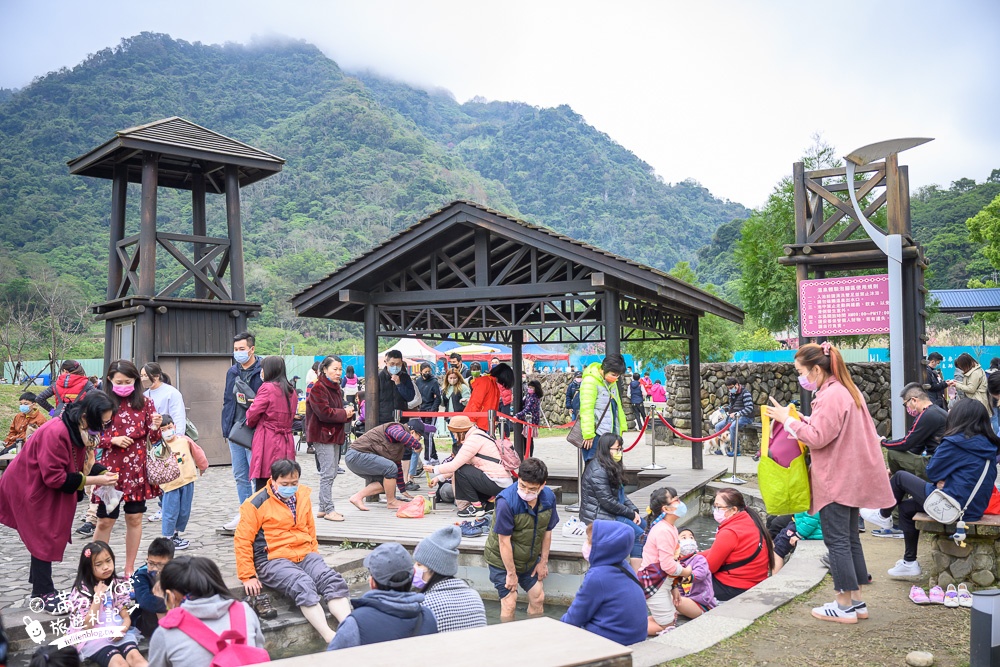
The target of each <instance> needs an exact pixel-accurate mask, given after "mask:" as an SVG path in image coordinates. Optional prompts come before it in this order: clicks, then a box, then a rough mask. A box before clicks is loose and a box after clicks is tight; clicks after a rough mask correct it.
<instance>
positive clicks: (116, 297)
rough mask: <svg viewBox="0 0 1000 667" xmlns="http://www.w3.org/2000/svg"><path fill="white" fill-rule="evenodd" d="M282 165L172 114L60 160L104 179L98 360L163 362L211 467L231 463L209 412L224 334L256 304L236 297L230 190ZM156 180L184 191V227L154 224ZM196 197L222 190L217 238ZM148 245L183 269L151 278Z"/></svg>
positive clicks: (235, 205)
mask: <svg viewBox="0 0 1000 667" xmlns="http://www.w3.org/2000/svg"><path fill="white" fill-rule="evenodd" d="M284 162H285V161H284V160H282V159H281V158H279V157H275V156H274V155H271V154H269V153H265V152H264V151H262V150H259V149H256V148H254V147H252V146H248V145H246V144H244V143H241V142H239V141H236V140H235V139H230V138H229V137H225V136H223V135H221V134H218V133H216V132H213V131H211V130H208V129H206V128H204V127H201V126H198V125H195V124H194V123H192V122H190V121H187V120H185V119H183V118H177V117H172V118H164V119H162V120H158V121H155V122H152V123H147V124H146V125H140V126H137V127H132V128H129V129H126V130H120V131H119V132H116V133H115V136H114V137H113V138H112V139H111V140H109V141H107V142H105V143H103V144H101V145H100V146H98V147H97V148H95V149H93V150H91V151H90V152H88V153H86V154H85V155H82V156H80V157H78V158H76V159H74V160H70V162H69V170H70V173H71V174H79V175H81V176H94V177H97V178H107V179H110V180H111V181H112V185H111V224H110V230H111V238H110V245H109V252H108V258H109V259H108V293H107V301H105V302H104V303H100V304H97V305H95V306H93V311H94V313H95V314H96V316H97V319H99V320H104V322H105V338H104V364H105V367H107V366H108V364H110V363H111V360H112V359H129V360H131V361H134V362H135V363H136V364H138V365H139V366H141V365H142V364H144V363H147V362H150V361H156V362H158V363H159V364H160V365H161V366H163V369H164V371H166V372H167V374H168V375H170V376H171V377H172V378H173V379H174V384H175V385H177V387H178V389H180V391H181V392H182V393H183V394H184V398H185V402H186V403H187V406H188V408H189V412H188V415H189V416H190V417H191V419H192V420H193V421H194V422H195V423H196V424H197V425H198V427H199V430H200V435H201V438H200V440H199V443H200V444H201V446H202V448H203V449H204V450H205V452H206V454H207V455H208V458H209V460H210V461H211V462H212V463H225V464H228V463H229V448H228V447H227V445H226V442H225V440H224V439H223V434H222V432H221V424H220V422H219V415H220V414H221V412H222V390H223V386H224V383H225V374H226V370H227V369H228V368H229V366H230V365H232V352H233V347H232V346H233V336H235V335H236V333H238V332H240V331H243V330H245V329H246V328H247V318H248V317H252V316H254V315H256V314H257V313H258V312H259V311H260V309H261V306H260V304H259V303H251V302H248V301H247V300H246V286H245V281H244V273H243V228H242V223H241V220H240V188H241V187H243V186H245V185H249V184H250V183H255V182H256V181H259V180H261V179H264V178H267V177H268V176H272V175H274V174H276V173H278V172H279V171H281V168H282V165H283V164H284ZM130 183H139V184H141V194H140V202H139V218H140V220H139V233H138V234H134V235H132V236H125V211H126V202H127V198H128V186H129V184H130ZM159 187H165V188H174V189H178V190H190V191H191V211H192V220H191V228H192V230H191V231H192V233H191V234H171V233H166V232H162V231H158V230H157V229H156V221H157V214H156V203H157V188H159ZM206 193H213V194H219V195H223V196H224V197H225V206H226V223H227V230H228V235H227V236H226V237H212V236H208V235H207V220H206V212H205V204H206ZM158 246H159V248H161V249H162V250H164V251H166V253H167V256H168V257H170V258H171V259H172V260H174V261H176V262H177V263H178V264H180V265H181V268H183V271H182V272H181V273H180V275H178V276H177V277H176V278H173V279H172V280H171V279H168V278H163V279H161V280H160V281H159V283H158V281H157V247H158ZM185 250H187V251H188V253H190V256H188V254H187V253H186V252H185ZM162 266H163V263H162V262H161V268H162ZM227 271H228V275H227ZM171 277H172V276H171ZM192 282H193V289H191V287H192V285H191V283H192Z"/></svg>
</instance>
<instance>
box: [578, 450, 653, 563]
mask: <svg viewBox="0 0 1000 667" xmlns="http://www.w3.org/2000/svg"><path fill="white" fill-rule="evenodd" d="M594 449H595V450H596V452H597V453H596V455H595V456H594V458H592V459H591V460H590V461H588V462H587V467H586V468H584V470H583V484H582V486H581V489H582V490H581V493H580V521H583V522H584V523H587V524H590V523H593V522H594V521H597V520H600V519H606V520H609V521H618V522H620V523H622V524H625V525H626V527H628V528H630V529H631V530H632V532H633V533H634V534H635V537H634V544H633V546H632V553H631V554H630V557H631V558H632V561H631V562H632V567H633V568H637V567H639V562H640V559H641V558H642V545H643V536H644V535H645V534H646V522H645V521H643V519H642V516H641V515H640V514H639V510H638V508H637V507H636V506H635V503H633V502H632V501H631V500H629V497H628V496H627V495H625V466H624V465H623V464H622V438H621V436H620V435H615V434H614V433H605V434H604V435H602V436H601V437H600V438H598V439H597V446H596V447H595V448H594Z"/></svg>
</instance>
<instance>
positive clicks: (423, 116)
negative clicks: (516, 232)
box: [356, 72, 749, 270]
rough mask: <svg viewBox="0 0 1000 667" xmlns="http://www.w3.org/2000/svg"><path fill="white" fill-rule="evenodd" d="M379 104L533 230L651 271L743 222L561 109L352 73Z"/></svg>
mask: <svg viewBox="0 0 1000 667" xmlns="http://www.w3.org/2000/svg"><path fill="white" fill-rule="evenodd" d="M356 76H357V77H358V78H359V79H360V80H361V81H362V82H363V83H364V84H365V86H366V87H367V88H368V89H369V90H370V91H371V92H372V94H373V95H374V96H375V97H376V99H378V100H379V101H380V102H381V103H382V104H384V105H386V106H389V107H391V108H393V109H395V110H396V111H398V112H399V113H400V114H402V115H403V116H405V117H406V118H408V119H409V120H412V121H413V122H414V123H415V124H416V125H417V127H418V128H420V130H421V131H423V132H424V133H425V134H426V135H427V136H429V137H431V138H433V139H434V140H435V141H437V142H438V143H440V144H442V145H444V146H447V147H448V148H449V149H450V150H452V151H454V152H455V153H457V154H458V155H459V156H461V158H462V159H463V160H464V161H465V163H466V164H468V165H469V166H470V167H472V168H473V169H475V170H476V171H478V172H479V173H480V174H482V175H483V176H486V177H488V178H492V179H496V180H498V181H500V182H502V183H503V184H504V185H505V186H506V187H507V189H508V190H509V191H510V193H511V196H512V197H513V198H514V200H515V201H516V202H517V204H518V207H519V208H520V209H521V212H522V214H523V215H524V216H525V217H526V218H528V219H529V220H532V221H534V222H539V223H541V224H545V225H548V226H550V227H552V228H554V229H557V230H558V231H560V232H562V233H564V234H567V235H569V236H572V237H574V238H578V239H581V240H584V241H588V242H590V243H593V244H595V245H598V246H600V247H603V248H606V249H608V250H612V251H614V252H617V253H619V254H621V255H624V256H626V257H629V258H631V259H635V260H637V261H639V262H642V263H644V264H648V265H650V266H655V267H657V268H662V269H665V270H666V269H669V268H670V267H671V266H673V265H674V264H675V263H677V262H678V261H682V260H684V261H694V260H695V256H694V255H695V252H696V251H697V250H698V248H700V247H701V246H702V245H704V244H705V243H707V242H708V241H709V240H710V239H711V238H712V234H713V232H714V231H715V229H716V228H717V227H719V225H721V224H723V223H727V222H730V221H731V220H733V219H734V218H739V219H742V218H746V217H747V215H748V213H749V212H748V211H747V209H746V208H744V207H743V206H742V205H740V204H735V203H732V202H728V201H720V200H718V199H716V198H715V197H713V196H712V195H711V193H710V192H709V191H708V190H707V189H705V188H704V187H702V186H701V185H699V184H698V183H697V182H696V181H694V180H686V181H683V182H681V183H677V184H674V185H671V184H667V183H664V182H663V180H662V179H661V178H659V177H658V176H657V175H656V174H655V172H654V170H653V168H652V167H651V166H650V165H649V164H647V163H645V162H643V161H642V160H640V159H639V158H638V157H637V156H636V155H635V154H633V153H632V152H630V151H628V150H627V149H625V148H624V147H622V146H621V145H619V144H617V143H615V142H614V141H613V140H612V139H611V138H610V137H608V136H607V135H606V134H604V133H602V132H600V131H598V130H597V129H595V128H594V127H592V126H590V125H588V124H587V122H586V121H585V120H584V119H583V117H582V116H580V115H579V114H577V113H575V112H574V111H573V110H572V109H570V108H569V107H568V106H565V105H563V106H559V107H556V108H554V109H539V108H536V107H532V106H530V105H527V104H523V103H520V102H486V101H485V100H482V99H473V100H471V101H469V102H466V103H465V104H461V105H459V104H458V103H457V102H456V101H455V100H454V98H453V97H452V96H451V95H450V94H448V93H447V92H446V91H430V92H428V91H424V90H420V89H417V88H414V87H412V86H408V85H406V84H403V83H398V82H393V81H389V80H387V79H385V78H382V77H378V76H376V75H374V74H371V73H369V72H360V73H357V75H356Z"/></svg>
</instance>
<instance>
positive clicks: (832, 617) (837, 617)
mask: <svg viewBox="0 0 1000 667" xmlns="http://www.w3.org/2000/svg"><path fill="white" fill-rule="evenodd" d="M812 615H813V618H818V619H819V620H821V621H833V622H834V623H857V622H858V613H857V612H856V611H855V607H851V608H850V609H848V610H847V611H844V610H843V609H841V608H840V607H838V606H837V603H836V602H827V603H826V604H825V605H823V606H822V607H815V608H814V609H813V610H812Z"/></svg>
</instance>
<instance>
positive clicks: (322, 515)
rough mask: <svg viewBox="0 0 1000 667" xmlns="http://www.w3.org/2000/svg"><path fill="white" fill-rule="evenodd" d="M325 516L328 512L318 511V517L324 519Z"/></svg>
mask: <svg viewBox="0 0 1000 667" xmlns="http://www.w3.org/2000/svg"><path fill="white" fill-rule="evenodd" d="M325 516H326V512H317V513H316V518H317V519H322V518H323V517H325Z"/></svg>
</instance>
